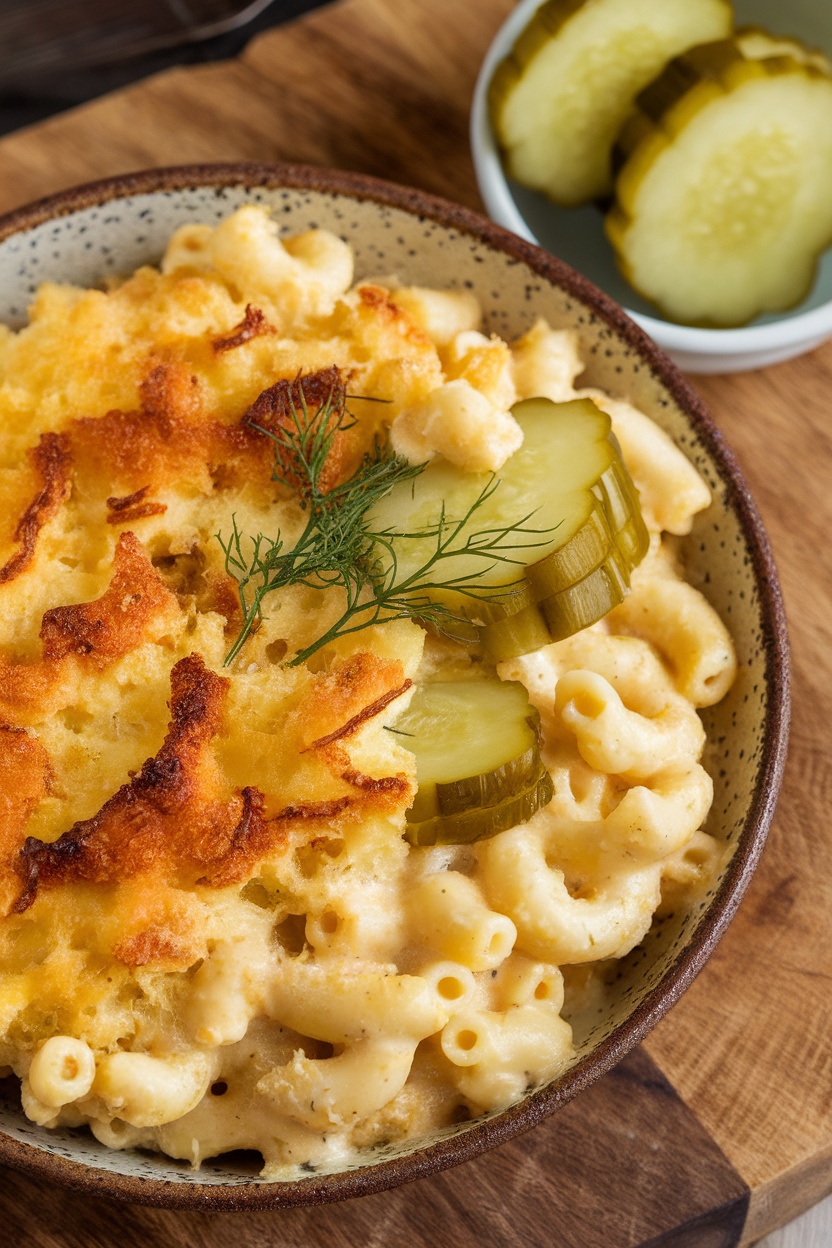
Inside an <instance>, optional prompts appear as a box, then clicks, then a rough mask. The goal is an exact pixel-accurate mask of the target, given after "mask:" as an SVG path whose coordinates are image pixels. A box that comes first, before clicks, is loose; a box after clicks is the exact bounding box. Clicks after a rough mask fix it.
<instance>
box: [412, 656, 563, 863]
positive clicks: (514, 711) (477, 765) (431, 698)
mask: <svg viewBox="0 0 832 1248" xmlns="http://www.w3.org/2000/svg"><path fill="white" fill-rule="evenodd" d="M395 731H396V732H397V733H401V734H402V743H403V744H404V745H405V746H406V748H407V749H409V750H411V751H412V752H413V754H414V755H415V756H416V779H417V783H418V790H417V793H416V798H415V800H414V803H413V806H412V807H411V809H410V810H409V811H408V815H407V830H406V833H405V835H406V837H407V839H408V840H409V841H410V842H411V844H414V845H435V844H456V843H460V844H461V843H463V842H465V843H468V842H470V841H476V840H480V839H481V838H483V837H487V836H494V835H496V833H497V832H501V831H504V830H505V829H506V828H509V827H514V826H515V825H516V824H518V823H523V822H525V821H526V820H528V819H530V818H531V816H532V815H533V814H534V813H535V811H536V810H538V809H539V807H540V806H541V805H542V804H544V801H550V800H551V797H552V787H551V778H550V777H549V775H548V773H547V772H546V771H545V769H544V767H543V765H542V763H541V760H540V716H539V714H538V712H537V711H536V710H535V709H534V707H532V706H531V704H530V703H529V697H528V694H527V692H526V690H525V689H524V687H523V686H522V685H521V684H519V683H518V682H516V681H499V680H467V681H447V682H442V683H436V684H427V685H421V686H419V687H418V688H417V689H416V692H415V693H414V695H413V698H412V700H411V703H410V706H409V707H408V709H407V710H406V711H405V712H404V714H403V715H401V716H400V717H399V720H398V721H397V723H396V727H395Z"/></svg>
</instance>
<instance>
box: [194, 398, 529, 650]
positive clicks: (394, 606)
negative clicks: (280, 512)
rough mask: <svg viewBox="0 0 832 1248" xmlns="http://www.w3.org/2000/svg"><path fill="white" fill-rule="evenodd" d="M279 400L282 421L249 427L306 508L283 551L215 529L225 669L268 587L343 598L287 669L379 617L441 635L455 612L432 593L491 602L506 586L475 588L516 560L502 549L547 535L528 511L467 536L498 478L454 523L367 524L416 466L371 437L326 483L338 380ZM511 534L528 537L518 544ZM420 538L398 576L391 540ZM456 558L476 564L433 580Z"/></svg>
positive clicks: (340, 406) (338, 414)
mask: <svg viewBox="0 0 832 1248" xmlns="http://www.w3.org/2000/svg"><path fill="white" fill-rule="evenodd" d="M295 395H297V398H296V397H295ZM284 397H285V399H286V404H285V406H286V413H285V415H286V417H287V418H286V419H283V420H281V421H279V422H278V423H277V424H274V425H271V426H270V427H266V426H265V425H259V424H256V423H255V422H254V421H252V422H250V423H251V427H252V428H255V429H257V430H258V431H259V432H260V433H263V434H265V436H266V437H268V438H270V439H271V440H272V442H273V443H274V459H275V462H274V472H273V477H274V479H275V480H276V481H281V482H282V483H283V484H285V485H288V486H290V487H291V488H292V489H293V490H294V492H295V493H296V494H297V496H298V499H299V502H300V505H301V508H302V509H303V510H304V511H305V512H306V513H307V519H306V525H305V527H304V529H303V531H302V533H301V534H300V536H299V538H298V539H297V541H296V542H295V543H294V545H293V546H292V547H291V549H286V544H285V542H284V540H283V537H282V535H281V533H280V531H278V533H277V535H276V536H275V537H273V538H271V537H267V536H266V535H265V534H263V533H258V534H257V535H256V536H254V537H252V536H249V537H247V538H246V537H245V535H244V534H243V533H241V531H240V529H239V526H238V524H237V518H236V515H235V516H232V517H231V526H232V530H231V536H230V537H228V538H227V539H226V538H224V537H223V536H222V534H221V533H218V534H217V535H216V537H217V540H218V541H219V543H220V545H221V546H222V549H223V552H224V554H225V566H226V570H227V571H228V572H229V573H230V574H231V575H232V576H233V577H234V578H235V580H236V581H237V585H238V592H239V597H240V607H241V609H242V615H243V625H242V628H241V630H240V633H239V635H238V637H237V639H236V641H235V642H234V644H233V646H232V647H231V649H230V650H229V652H228V654H227V655H226V657H225V666H228V665H229V664H230V663H232V662H233V661H234V660H235V659H236V657H237V655H238V654H239V653H240V650H241V649H242V647H243V645H244V644H245V642H246V640H247V639H248V637H249V636H250V635H251V633H252V631H253V630H254V629H255V628H256V627H257V625H258V624H259V622H260V620H261V619H262V617H263V601H264V599H265V598H266V597H267V596H268V595H269V594H272V593H274V592H275V591H277V590H280V589H285V588H287V587H288V586H291V585H305V586H308V587H309V588H311V589H333V588H338V589H341V590H342V591H343V594H344V596H345V599H346V604H345V606H344V610H343V612H342V613H341V615H340V616H339V617H338V619H337V620H336V621H335V622H334V623H333V624H332V625H331V626H330V627H329V628H328V629H327V630H326V631H325V632H324V633H322V634H321V636H320V637H318V638H317V639H316V640H315V641H313V642H312V643H311V644H310V645H308V646H306V647H304V648H303V649H302V650H299V651H298V653H297V654H296V655H295V656H294V657H293V658H292V659H290V660H289V663H288V666H290V667H294V666H296V665H297V664H300V663H304V662H305V661H306V660H307V659H308V658H309V657H310V655H312V654H314V653H315V651H316V650H319V649H320V648H321V647H322V646H325V645H327V644H328V643H329V642H331V641H333V640H334V639H335V638H336V637H343V636H345V635H347V634H348V633H354V632H358V631H360V630H361V629H364V628H368V627H370V626H371V625H373V624H377V623H380V622H382V621H389V620H397V619H403V618H411V617H415V618H417V619H419V620H422V621H425V622H427V623H430V624H433V625H434V626H435V627H437V628H438V629H439V630H442V631H444V629H443V626H445V627H447V626H448V625H449V624H451V623H457V624H458V623H459V622H460V621H461V620H462V618H463V617H461V616H460V615H458V614H456V613H455V612H454V611H452V610H451V609H450V608H449V607H448V606H446V605H445V604H444V603H441V602H436V601H434V600H433V598H432V597H431V592H432V591H437V590H439V591H445V592H448V591H450V592H454V593H457V594H460V595H462V596H464V597H467V598H471V599H479V600H481V601H482V600H488V601H492V602H493V601H495V600H497V599H499V598H500V597H501V596H503V595H504V594H505V593H507V592H510V591H511V588H512V586H510V585H502V586H499V587H497V586H493V585H492V586H488V585H483V584H482V580H481V578H482V577H483V575H484V574H486V573H487V572H488V571H489V570H490V569H491V568H493V567H494V566H495V564H497V563H501V562H502V563H518V562H519V561H518V560H517V559H516V558H512V557H511V556H510V555H509V554H508V553H506V552H507V549H508V548H509V547H510V548H511V549H512V550H513V551H515V552H516V550H517V548H518V545H521V546H522V545H526V546H536V545H542V544H544V543H545V541H546V540H547V539H546V533H547V532H548V531H544V530H536V529H529V528H526V527H525V526H526V524H527V522H528V521H529V520H530V519H531V515H527V516H523V517H521V518H520V519H518V521H517V522H516V523H514V524H508V525H504V526H498V527H494V528H487V529H482V530H473V531H470V532H469V528H470V522H471V520H472V518H473V517H474V516H475V515H476V513H477V511H478V510H479V509H480V508H481V507H482V505H483V504H484V503H485V502H486V501H487V500H488V499H489V498H490V497H491V495H492V494H493V493H494V491H495V490H496V489H497V488H498V487H499V480H498V479H497V478H496V477H493V476H492V477H491V479H490V480H489V481H488V482H487V483H486V485H485V486H484V487H483V489H482V490H481V491H480V493H479V495H478V496H477V497H476V498H475V500H474V502H473V503H472V504H471V505H470V506H469V507H468V508H467V510H466V511H465V513H464V514H463V515H462V516H461V517H459V518H457V519H450V518H449V517H448V516H447V515H446V513H445V508H444V505H443V506H442V508H441V510H440V514H439V517H438V519H437V520H436V522H435V523H433V524H431V525H428V526H426V527H424V528H421V529H419V530H418V531H416V532H410V533H405V532H397V531H395V530H393V529H384V530H383V531H380V532H379V531H375V530H374V529H373V528H372V525H371V523H370V520H369V513H370V512H371V510H372V508H373V506H374V505H375V504H376V503H377V502H378V501H379V499H381V498H383V497H384V495H386V494H387V493H388V492H389V491H390V490H392V489H393V487H394V486H396V485H400V484H401V483H402V482H406V481H412V480H415V478H416V477H418V476H419V474H420V473H421V472H423V471H424V469H425V467H426V465H425V464H416V465H414V464H409V463H408V462H407V461H406V460H405V459H402V458H401V457H399V456H397V455H395V454H393V452H392V451H390V449H389V448H388V447H387V446H382V445H379V444H378V442H377V443H376V445H375V446H374V449H373V452H372V454H369V455H367V456H365V458H364V460H363V462H362V463H361V465H360V466H359V467H358V468H357V469H356V471H355V472H354V473H353V474H352V475H351V476H349V477H348V478H347V479H346V480H345V481H342V482H341V483H340V484H335V485H333V486H332V487H331V488H326V486H327V485H329V481H328V480H327V478H328V477H329V476H331V475H332V474H331V472H330V471H329V470H328V461H329V459H330V455H331V453H332V452H333V444H334V441H335V438H336V436H337V435H338V433H339V432H341V431H343V430H346V429H349V428H351V427H352V425H353V424H354V421H353V419H352V417H351V416H350V414H349V412H348V411H347V407H346V393H345V390H344V387H343V384H342V383H340V384H334V385H333V386H332V387H331V389H330V390H329V392H328V394H327V395H326V397H325V398H324V399H323V401H321V402H320V404H319V406H318V407H317V410H316V411H314V412H313V411H311V410H310V404H309V403H308V402H307V397H306V393H305V390H304V386H303V384H299V383H295V385H294V386H293V387H288V388H287V389H286V390H285V392H284ZM518 534H529V535H530V536H532V537H534V538H537V539H538V540H530V541H528V542H525V543H518V541H517V535H518ZM425 538H428V539H431V543H432V544H431V549H430V552H429V554H428V555H427V557H426V558H425V560H424V562H423V564H422V565H421V567H419V568H418V569H417V570H416V571H415V572H413V573H412V574H410V575H408V576H404V577H401V578H400V577H399V566H398V563H399V561H398V556H397V545H398V544H399V543H401V542H405V541H407V540H408V539H418V540H420V541H423V540H424V539H425ZM460 555H467V556H474V557H475V558H476V559H477V560H478V563H477V567H476V569H475V570H472V571H470V572H468V573H465V574H464V575H460V576H451V577H449V578H448V579H447V580H445V579H442V577H441V565H442V564H443V562H444V561H446V560H448V559H451V558H458V557H459V556H460ZM465 623H468V621H465Z"/></svg>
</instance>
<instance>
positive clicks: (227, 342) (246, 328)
mask: <svg viewBox="0 0 832 1248" xmlns="http://www.w3.org/2000/svg"><path fill="white" fill-rule="evenodd" d="M275 332H276V331H275V328H274V326H273V325H270V324H269V322H268V321H267V320H266V315H265V313H264V312H263V311H262V309H261V308H255V306H254V304H253V303H247V304H246V310H245V315H244V316H243V319H242V320H241V321H240V322H239V324H237V325H235V326H234V328H233V329H232V331H231V333H230V334H225V335H222V334H221V335H219V336H218V337H216V338H213V339H212V340H211V347H212V349H213V351H214V352H215V353H216V354H217V355H221V354H222V353H223V352H224V351H233V349H234V348H235V347H241V346H243V344H244V343H246V342H250V341H251V339H252V338H258V337H259V336H260V335H261V334H273V333H275Z"/></svg>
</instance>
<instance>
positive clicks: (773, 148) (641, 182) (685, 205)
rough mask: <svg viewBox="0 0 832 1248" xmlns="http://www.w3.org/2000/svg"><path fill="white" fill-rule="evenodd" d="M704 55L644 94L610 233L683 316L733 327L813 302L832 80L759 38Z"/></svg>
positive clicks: (830, 160)
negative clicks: (808, 296)
mask: <svg viewBox="0 0 832 1248" xmlns="http://www.w3.org/2000/svg"><path fill="white" fill-rule="evenodd" d="M744 44H745V46H746V47H748V46H749V41H748V36H739V37H737V38H735V39H728V40H722V41H720V42H718V43H711V44H707V45H705V46H703V47H699V48H693V49H691V50H690V51H688V52H686V53H685V54H684V55H682V56H680V57H678V58H676V60H674V61H672V62H671V63H670V64H669V65H668V66H667V67H666V69H665V70H664V72H663V73H662V74H661V75H660V76H659V77H658V78H657V79H656V81H655V82H653V83H651V85H650V86H649V87H648V88H647V89H646V90H645V91H644V92H642V94H641V95H640V96H639V98H638V101H637V105H638V107H637V111H636V113H635V114H634V116H633V117H632V118H631V120H630V121H628V122H627V124H626V126H625V127H624V129H623V131H622V134H621V137H620V143H619V147H618V150H617V157H616V160H617V165H618V168H619V172H618V177H617V180H616V188H615V193H616V199H615V203H614V204H613V206H612V208H611V209H610V211H609V213H608V214H607V217H606V231H607V235H608V237H609V239H610V241H611V242H612V244H613V247H614V249H615V251H616V255H617V259H618V263H619V266H620V268H621V269H622V272H623V273H624V274H625V276H626V277H627V278H628V280H629V281H630V282H631V284H632V285H633V286H634V287H635V288H636V289H637V290H638V291H639V292H640V293H641V294H642V295H644V296H645V298H647V299H650V300H651V301H652V302H653V303H654V304H656V306H657V307H659V308H660V310H661V311H662V313H663V314H664V315H665V316H666V317H668V318H669V319H671V320H676V321H681V322H684V323H686V324H693V325H710V326H717V327H729V326H736V325H743V324H746V323H747V322H748V321H750V320H752V319H753V318H754V317H755V316H757V315H758V314H761V313H764V312H780V311H784V310H785V309H787V308H790V307H792V306H793V305H794V304H796V303H799V302H800V301H801V299H803V298H804V296H805V295H806V293H807V292H808V290H809V289H810V288H811V285H812V282H813V280H814V274H815V270H816V266H817V262H818V258H819V255H820V253H821V252H822V251H823V249H824V248H825V247H826V246H827V245H828V244H829V243H830V242H832V213H830V211H829V204H830V201H832V125H831V124H830V117H832V75H830V74H829V73H828V72H827V71H826V70H825V69H824V68H823V65H822V61H821V62H818V61H817V60H816V58H815V59H813V57H812V55H811V50H807V51H806V54H805V55H804V56H803V57H802V58H800V57H798V56H795V55H792V54H791V53H790V52H788V51H786V50H784V48H783V46H782V44H783V41H780V40H774V41H773V43H772V51H773V52H774V53H775V54H774V55H771V56H765V55H763V56H761V55H759V54H760V53H761V52H764V50H765V49H764V47H763V44H762V43H761V36H760V33H759V32H758V33H757V35H756V36H755V38H754V40H753V41H752V46H753V47H754V50H755V54H754V55H751V54H750V53H746V52H745V51H744V50H743V45H744Z"/></svg>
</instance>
